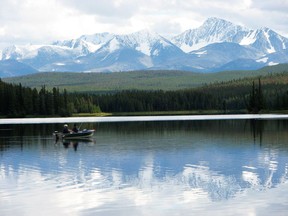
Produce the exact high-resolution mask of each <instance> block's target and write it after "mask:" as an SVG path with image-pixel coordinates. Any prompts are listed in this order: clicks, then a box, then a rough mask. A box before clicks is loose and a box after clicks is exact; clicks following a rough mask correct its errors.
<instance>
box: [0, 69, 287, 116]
mask: <svg viewBox="0 0 288 216" xmlns="http://www.w3.org/2000/svg"><path fill="white" fill-rule="evenodd" d="M287 67H288V65H287V64H286V65H279V66H277V67H271V68H270V67H267V68H263V69H262V70H258V71H254V72H253V73H252V74H254V76H252V75H251V74H250V75H249V76H247V75H246V76H244V78H239V77H241V76H242V75H243V74H245V73H248V72H247V71H244V72H241V73H240V74H241V75H239V74H238V78H237V79H232V80H231V78H230V79H229V77H231V76H232V75H233V73H236V72H223V73H218V74H201V75H200V74H197V76H196V74H194V73H188V72H175V74H172V72H167V71H148V72H135V73H136V74H133V73H134V72H127V73H124V75H121V74H120V73H118V74H113V76H112V75H111V74H102V75H99V74H96V75H97V76H96V77H98V78H99V77H101V76H103V77H105V76H112V77H114V78H115V76H116V77H117V76H119V77H121V76H124V77H126V78H127V77H128V78H127V79H128V80H130V81H129V82H128V81H127V84H128V83H129V84H130V85H131V86H132V85H135V88H132V87H131V89H129V90H122V89H121V88H122V87H123V86H122V87H121V88H120V87H119V88H116V87H115V85H114V89H112V88H111V89H110V90H108V88H106V90H104V88H102V89H101V92H102V93H101V94H100V93H99V91H92V90H91V89H90V90H88V89H86V90H85V91H84V89H82V90H79V91H78V92H77V90H76V89H75V86H74V85H76V83H78V85H79V86H78V88H79V89H81V88H83V85H84V86H85V85H86V84H83V85H81V84H80V83H81V79H80V77H81V76H80V77H79V78H78V79H76V78H75V74H72V73H69V74H66V73H64V74H66V75H68V77H69V76H70V75H71V76H72V77H74V78H73V79H72V78H67V80H65V78H63V79H64V81H62V83H63V82H67V83H66V84H65V85H63V86H68V84H69V82H70V85H71V86H72V87H71V89H73V91H69V92H68V91H67V90H66V88H64V89H63V90H62V89H61V90H60V86H59V85H58V86H56V87H52V86H49V87H47V86H41V87H38V88H36V87H37V86H34V87H33V88H30V87H23V86H22V85H23V83H21V84H8V83H6V82H2V81H1V80H0V102H1V104H4V105H3V106H1V108H0V115H2V116H11V117H14V116H30V115H44V116H47V115H50V116H51V115H52V116H71V115H74V116H75V115H76V116H81V115H85V116H95V113H97V115H110V114H109V113H113V114H114V115H115V113H116V115H127V113H129V114H131V113H136V114H138V115H147V114H160V115H162V114H171V113H172V114H187V113H188V114H208V113H243V112H249V113H259V112H273V111H275V110H278V111H281V112H285V111H286V110H288V69H287ZM269 69H270V70H269ZM47 74H48V75H50V74H52V77H53V76H56V77H58V78H57V79H60V78H59V76H61V77H62V76H63V74H60V73H44V74H42V75H45V76H46V75H47ZM125 74H126V75H125ZM140 74H142V77H141V76H140ZM155 74H156V75H155ZM187 74H189V76H191V77H192V76H195V77H194V78H195V79H196V78H197V79H198V80H200V78H199V77H202V78H203V77H205V76H206V78H207V77H209V76H210V78H209V79H210V80H212V78H213V79H215V77H218V78H219V77H221V79H220V78H219V79H218V78H217V79H216V80H218V81H217V82H214V83H210V84H204V83H205V82H204V81H205V80H206V81H207V80H209V79H203V83H202V84H201V85H199V83H198V87H196V84H195V86H193V88H192V87H190V88H187V86H185V87H183V82H184V80H185V79H187ZM231 74H232V75H231ZM76 75H77V74H76ZM82 75H83V76H84V78H83V80H86V79H87V80H86V83H88V82H92V81H93V79H92V78H93V77H94V74H82ZM153 75H155V80H156V81H157V82H154V84H153V85H152V83H153V82H152V81H153V77H154V76H153ZM234 75H235V74H234ZM255 75H257V76H255ZM77 76H79V74H78V75H77ZM85 76H91V77H90V78H87V77H85ZM137 76H138V78H137ZM161 76H162V78H161ZM27 77H28V78H29V77H31V76H27ZM27 77H26V78H27ZM131 77H134V79H135V80H134V81H131ZM191 77H190V78H191ZM232 77H236V76H232ZM34 78H35V77H34ZM54 78H55V77H54ZM110 78H111V77H110ZM184 78H185V79H184ZM224 78H225V79H228V80H229V81H223V80H225V79H224ZM21 79H25V77H22V78H21ZM170 79H171V80H170ZM33 80H34V81H35V79H33ZM68 80H70V81H69V82H68ZM72 80H73V82H72ZM83 80H82V81H83ZM121 80H122V81H121V82H122V84H123V80H124V78H123V77H122V78H121ZM139 80H143V81H145V82H144V84H143V85H142V86H138V87H139V88H136V84H138V85H140V84H139ZM167 80H169V82H168V81H167ZM172 80H175V82H176V83H178V85H180V84H179V83H180V82H179V80H182V81H183V82H182V81H181V82H182V84H181V85H180V86H181V88H180V87H179V86H178V87H176V86H177V85H172ZM6 81H7V79H6ZM112 81H113V80H112ZM161 81H163V82H161ZM49 82H50V81H49V80H48V77H47V82H44V81H43V80H42V83H45V84H46V83H48V85H49ZM55 82H56V81H55ZM60 82H61V81H57V82H56V85H57V83H58V84H59V83H60ZM83 82H84V81H83ZM116 82H117V81H115V80H114V84H115V83H116ZM130 82H131V83H130ZM186 82H187V83H186V84H187V85H188V83H189V82H190V84H191V83H192V82H191V80H186ZM119 83H120V82H119ZM148 83H150V84H149V85H148ZM156 83H158V88H157V89H156V87H155V86H156ZM163 83H164V84H163ZM207 83H208V82H207ZM122 84H121V85H122ZM168 84H169V85H171V86H170V87H169V85H168ZM25 85H27V82H26V84H25ZM97 85H98V84H97ZM106 85H107V86H109V85H108V84H107V83H106ZM154 85H155V86H154ZM191 85H192V84H191ZM87 86H89V85H87ZM91 86H92V83H90V87H91ZM93 86H94V85H93ZM95 86H96V85H95ZM102 86H104V85H103V83H102ZM111 86H113V84H112V85H111ZM119 86H120V85H119ZM147 86H148V87H147ZM149 86H150V87H151V86H153V88H152V89H150V87H149ZM161 86H163V88H164V90H163V89H161ZM141 88H144V89H145V90H142V89H141ZM154 88H155V89H156V90H155V89H154ZM178 88H180V89H178ZM101 111H103V112H104V113H102V114H100V113H101ZM83 113H85V114H83Z"/></svg>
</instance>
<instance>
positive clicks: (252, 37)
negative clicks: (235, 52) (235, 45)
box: [239, 31, 257, 46]
mask: <svg viewBox="0 0 288 216" xmlns="http://www.w3.org/2000/svg"><path fill="white" fill-rule="evenodd" d="M256 32H257V31H251V32H250V33H249V34H248V35H246V36H245V37H244V38H243V39H242V40H241V41H240V43H239V44H240V45H243V46H244V45H250V44H253V43H254V42H255V41H256Z"/></svg>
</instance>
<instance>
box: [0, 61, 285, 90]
mask: <svg viewBox="0 0 288 216" xmlns="http://www.w3.org/2000/svg"><path fill="white" fill-rule="evenodd" d="M287 68H288V64H282V65H277V66H272V67H265V68H263V69H260V70H255V71H225V72H219V73H206V74H203V73H192V72H184V71H133V72H119V73H59V72H58V73H56V72H47V73H37V74H33V75H28V76H22V77H13V78H5V79H3V81H5V82H8V83H14V84H18V83H21V84H22V85H23V86H26V87H31V88H37V89H38V90H39V89H41V88H42V86H43V85H44V84H45V86H46V88H47V89H49V90H52V89H53V87H56V88H59V89H60V90H64V89H66V90H67V91H69V92H91V93H95V92H98V93H103V92H104V93H107V92H117V91H122V90H148V91H154V90H163V91H171V90H172V91H174V90H181V89H188V88H197V87H200V86H203V85H205V84H211V83H215V82H218V83H221V82H226V81H230V80H238V79H242V78H245V77H246V78H249V77H257V76H265V75H269V74H274V73H279V72H283V71H287Z"/></svg>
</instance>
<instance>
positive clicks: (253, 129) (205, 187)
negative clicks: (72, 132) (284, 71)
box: [0, 119, 288, 216]
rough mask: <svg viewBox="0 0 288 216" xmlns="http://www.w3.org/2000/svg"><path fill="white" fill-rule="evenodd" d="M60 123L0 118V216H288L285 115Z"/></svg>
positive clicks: (287, 127) (287, 164)
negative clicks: (85, 135) (73, 137)
mask: <svg viewBox="0 0 288 216" xmlns="http://www.w3.org/2000/svg"><path fill="white" fill-rule="evenodd" d="M78 125H79V126H80V123H79V124H78ZM62 126H63V124H62V123H43V124H39V122H38V124H34V123H33V124H32V123H30V124H14V123H13V124H0V215H1V216H10V215H11V216H12V215H13V216H18V215H19V216H20V215H21V216H23V215H25V216H26V215H27V216H28V215H29V216H31V215H53V214H54V215H85V216H86V215H109V216H110V215H117V216H119V215H163V216H164V215H261V216H262V215H287V214H288V141H287V140H288V133H287V131H288V120H287V119H270V120H267V119H266V120H265V119H262V120H261V119H234V120H233V119H232V120H228V119H227V120H199V121H195V120H188V121H177V119H173V120H169V121H150V120H149V121H133V122H97V123H95V122H86V123H83V124H81V128H82V129H84V128H87V129H90V128H94V129H96V132H95V134H94V136H93V137H92V139H90V140H79V141H67V142H66V141H65V142H61V141H58V142H55V139H54V137H53V136H52V133H53V131H55V130H61V129H62ZM70 127H72V124H70Z"/></svg>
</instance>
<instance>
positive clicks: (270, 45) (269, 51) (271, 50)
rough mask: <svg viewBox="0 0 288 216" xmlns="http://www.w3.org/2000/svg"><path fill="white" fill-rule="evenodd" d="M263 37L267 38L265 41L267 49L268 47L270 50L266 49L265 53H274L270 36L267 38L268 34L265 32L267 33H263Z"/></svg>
mask: <svg viewBox="0 0 288 216" xmlns="http://www.w3.org/2000/svg"><path fill="white" fill-rule="evenodd" d="M264 35H265V37H266V38H267V41H268V43H269V47H270V48H268V49H267V52H268V53H274V52H276V50H275V48H274V47H273V46H272V44H271V41H270V36H269V34H268V32H267V31H264Z"/></svg>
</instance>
